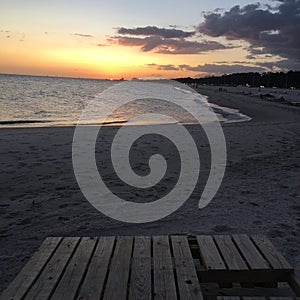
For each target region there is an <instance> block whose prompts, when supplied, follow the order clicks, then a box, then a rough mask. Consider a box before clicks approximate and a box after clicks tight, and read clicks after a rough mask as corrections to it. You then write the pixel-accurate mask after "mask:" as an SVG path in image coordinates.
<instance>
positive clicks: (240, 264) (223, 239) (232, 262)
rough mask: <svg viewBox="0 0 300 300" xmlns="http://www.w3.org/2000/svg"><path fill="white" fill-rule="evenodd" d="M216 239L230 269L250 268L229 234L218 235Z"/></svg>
mask: <svg viewBox="0 0 300 300" xmlns="http://www.w3.org/2000/svg"><path fill="white" fill-rule="evenodd" d="M214 240H215V242H216V244H217V246H218V248H219V249H220V251H221V253H222V256H223V258H224V260H225V263H226V265H227V267H228V269H229V270H234V271H236V270H248V267H247V265H246V263H245V262H244V260H243V258H242V257H241V255H240V254H239V252H238V250H237V248H236V246H235V245H234V243H233V242H232V240H231V237H230V236H228V235H218V236H215V237H214Z"/></svg>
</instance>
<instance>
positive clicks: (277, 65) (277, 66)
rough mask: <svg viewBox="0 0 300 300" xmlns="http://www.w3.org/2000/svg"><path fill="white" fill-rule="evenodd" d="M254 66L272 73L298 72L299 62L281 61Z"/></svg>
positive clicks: (259, 63) (299, 68)
mask: <svg viewBox="0 0 300 300" xmlns="http://www.w3.org/2000/svg"><path fill="white" fill-rule="evenodd" d="M256 65H258V66H261V67H264V68H268V69H269V70H272V71H279V70H281V71H289V70H300V61H298V62H295V61H291V60H290V59H283V60H279V61H276V62H257V63H256Z"/></svg>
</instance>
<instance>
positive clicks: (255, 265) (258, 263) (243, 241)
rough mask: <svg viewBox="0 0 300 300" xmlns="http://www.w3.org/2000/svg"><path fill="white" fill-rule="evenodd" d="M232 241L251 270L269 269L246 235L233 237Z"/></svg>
mask: <svg viewBox="0 0 300 300" xmlns="http://www.w3.org/2000/svg"><path fill="white" fill-rule="evenodd" d="M232 237H233V240H234V242H235V244H236V245H237V247H238V248H239V250H240V251H241V253H242V255H243V256H244V258H245V259H246V261H247V263H248V264H249V266H250V268H251V269H252V270H265V269H270V265H269V264H268V262H267V261H266V260H265V259H264V258H263V257H262V256H261V254H260V252H259V251H258V250H257V248H256V247H255V245H254V244H253V243H252V241H251V240H250V238H249V236H247V235H246V234H239V235H233V236H232Z"/></svg>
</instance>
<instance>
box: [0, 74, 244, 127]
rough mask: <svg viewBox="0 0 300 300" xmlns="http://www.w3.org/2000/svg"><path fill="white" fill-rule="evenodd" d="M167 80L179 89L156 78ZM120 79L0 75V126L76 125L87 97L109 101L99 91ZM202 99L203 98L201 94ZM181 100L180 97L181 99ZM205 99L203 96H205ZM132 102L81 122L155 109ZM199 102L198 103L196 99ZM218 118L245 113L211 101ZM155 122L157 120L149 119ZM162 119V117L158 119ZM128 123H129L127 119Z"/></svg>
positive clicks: (126, 116)
mask: <svg viewBox="0 0 300 300" xmlns="http://www.w3.org/2000/svg"><path fill="white" fill-rule="evenodd" d="M160 82H161V83H163V84H171V85H172V86H173V88H174V89H180V88H181V87H180V85H181V84H179V83H177V82H172V81H165V82H164V81H160ZM118 83H120V81H110V80H96V79H82V78H61V77H42V76H24V75H5V74H1V75H0V127H37V126H38V127H49V126H69V125H76V124H77V123H78V120H79V119H80V116H81V114H82V112H83V110H84V109H85V108H86V107H87V106H88V104H89V103H90V102H91V101H94V99H97V101H99V103H98V104H99V105H100V107H101V105H103V106H109V105H110V103H109V101H106V102H105V103H104V102H101V101H102V100H101V97H99V95H101V93H102V92H103V91H104V90H106V89H108V88H109V87H111V86H113V85H115V84H118ZM203 99H205V98H204V97H203ZM183 101H184V99H183ZM205 101H206V100H205ZM144 105H145V103H142V104H140V105H139V102H136V104H135V106H130V108H128V107H126V109H124V110H122V108H120V109H119V110H118V113H117V114H116V115H115V116H114V117H113V118H111V119H110V120H107V119H106V120H103V119H101V118H97V116H96V117H95V116H94V117H93V118H91V119H87V120H84V123H82V124H85V125H94V124H103V123H105V124H106V125H116V124H120V123H124V124H126V123H127V121H128V120H129V119H130V118H131V116H133V115H135V114H136V112H137V111H138V112H139V113H141V110H143V109H145V110H149V107H151V108H152V109H154V110H155V111H159V107H157V106H156V105H158V103H157V102H156V101H154V100H153V101H152V102H151V99H149V101H148V102H147V103H146V105H149V107H146V108H145V107H144ZM199 105H201V103H199ZM211 106H212V109H213V110H214V111H215V113H216V114H217V116H218V118H219V120H220V121H221V122H237V121H247V120H249V117H247V116H245V115H243V114H241V113H240V112H239V111H237V110H233V109H229V108H225V107H220V106H217V105H214V104H211ZM177 119H178V121H179V122H181V123H190V122H189V121H190V120H189V119H188V118H186V116H184V117H183V116H181V115H180V113H179V112H178V116H177ZM147 122H149V123H157V122H160V120H157V119H153V120H151V119H150V120H149V119H148V121H147ZM161 122H162V123H163V119H162V120H161ZM130 124H131V123H130Z"/></svg>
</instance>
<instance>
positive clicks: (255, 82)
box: [175, 71, 300, 89]
mask: <svg viewBox="0 0 300 300" xmlns="http://www.w3.org/2000/svg"><path fill="white" fill-rule="evenodd" d="M175 80H177V81H179V82H181V83H187V84H207V85H228V86H238V85H245V86H252V87H260V86H264V87H277V88H298V89H299V88H300V71H289V72H286V73H284V72H277V73H273V72H264V73H258V72H255V73H254V72H249V73H234V74H224V75H222V76H208V77H202V78H191V77H186V78H176V79H175Z"/></svg>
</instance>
